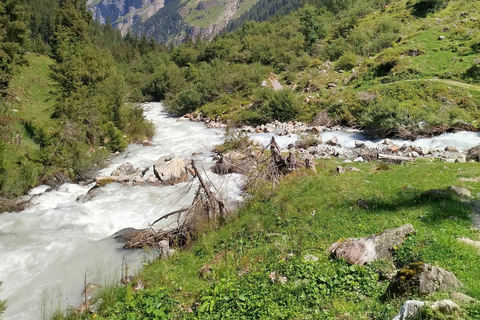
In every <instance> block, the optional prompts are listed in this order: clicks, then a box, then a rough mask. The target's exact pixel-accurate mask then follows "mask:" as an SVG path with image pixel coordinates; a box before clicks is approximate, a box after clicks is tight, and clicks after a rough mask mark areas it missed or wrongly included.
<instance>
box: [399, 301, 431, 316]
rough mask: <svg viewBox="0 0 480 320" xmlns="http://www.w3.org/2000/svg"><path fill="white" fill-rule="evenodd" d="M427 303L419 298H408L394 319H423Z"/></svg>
mask: <svg viewBox="0 0 480 320" xmlns="http://www.w3.org/2000/svg"><path fill="white" fill-rule="evenodd" d="M424 304H425V303H424V302H423V301H419V300H407V301H405V303H404V304H403V305H402V307H401V308H400V311H399V312H398V313H397V315H396V316H395V318H393V320H416V319H421V315H422V308H423V305H424Z"/></svg>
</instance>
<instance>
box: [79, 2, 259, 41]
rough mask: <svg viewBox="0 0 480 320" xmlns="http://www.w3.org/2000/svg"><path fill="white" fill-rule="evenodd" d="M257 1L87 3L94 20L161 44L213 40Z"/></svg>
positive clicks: (123, 32) (124, 32)
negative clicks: (110, 24)
mask: <svg viewBox="0 0 480 320" xmlns="http://www.w3.org/2000/svg"><path fill="white" fill-rule="evenodd" d="M257 1H258V0H187V1H182V0H87V5H88V6H89V10H90V11H92V12H93V15H94V19H96V20H97V21H99V22H100V23H102V24H105V23H107V22H108V21H110V22H111V23H112V25H113V26H114V27H115V28H117V29H119V30H121V31H122V34H126V33H127V31H128V30H131V31H132V32H133V33H134V34H138V35H140V34H146V35H147V37H149V38H150V37H153V38H155V39H156V40H157V41H160V42H173V43H179V42H181V41H183V40H184V38H185V37H186V35H187V34H189V35H190V37H192V38H193V39H196V38H197V37H200V38H202V39H212V38H213V37H214V36H215V35H217V34H218V33H220V32H221V31H222V30H223V29H224V28H225V27H226V26H227V24H228V23H229V22H230V21H232V20H234V19H236V18H238V17H239V16H240V14H241V13H243V12H246V11H248V10H249V9H250V8H251V7H252V6H253V5H254V4H255V3H256V2H257Z"/></svg>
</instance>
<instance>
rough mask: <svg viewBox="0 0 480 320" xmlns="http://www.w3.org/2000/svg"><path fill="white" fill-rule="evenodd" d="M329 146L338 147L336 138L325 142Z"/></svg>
mask: <svg viewBox="0 0 480 320" xmlns="http://www.w3.org/2000/svg"><path fill="white" fill-rule="evenodd" d="M326 143H327V144H328V145H329V146H338V138H337V137H333V138H332V139H330V140H328V141H327V142H326Z"/></svg>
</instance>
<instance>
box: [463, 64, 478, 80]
mask: <svg viewBox="0 0 480 320" xmlns="http://www.w3.org/2000/svg"><path fill="white" fill-rule="evenodd" d="M462 78H463V79H465V80H467V81H470V82H479V81H480V65H479V64H473V65H472V66H471V67H470V68H468V69H467V70H466V71H465V72H464V73H463V75H462Z"/></svg>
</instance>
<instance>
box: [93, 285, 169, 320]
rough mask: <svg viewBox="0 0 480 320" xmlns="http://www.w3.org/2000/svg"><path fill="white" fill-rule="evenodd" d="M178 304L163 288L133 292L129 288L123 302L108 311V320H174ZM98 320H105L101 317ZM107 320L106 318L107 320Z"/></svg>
mask: <svg viewBox="0 0 480 320" xmlns="http://www.w3.org/2000/svg"><path fill="white" fill-rule="evenodd" d="M177 305H178V302H177V301H176V300H175V299H173V298H172V297H171V295H170V293H169V292H168V291H167V290H165V289H162V288H157V289H145V290H140V291H139V292H132V290H131V289H130V288H127V290H126V292H125V298H124V300H123V301H119V302H117V303H115V305H114V306H113V307H112V308H110V309H108V310H107V312H108V319H115V320H130V319H174V317H173V312H174V311H176V309H177V308H178V307H177ZM97 319H104V318H103V317H102V316H101V315H100V316H99V317H97ZM105 319H106V318H105Z"/></svg>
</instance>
